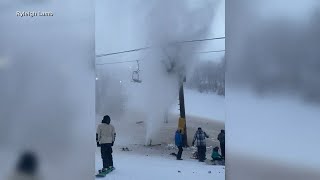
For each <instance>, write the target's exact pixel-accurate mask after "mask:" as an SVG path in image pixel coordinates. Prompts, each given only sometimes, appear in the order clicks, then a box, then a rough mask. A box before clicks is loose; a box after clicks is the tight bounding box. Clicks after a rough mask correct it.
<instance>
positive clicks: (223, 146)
mask: <svg viewBox="0 0 320 180" xmlns="http://www.w3.org/2000/svg"><path fill="white" fill-rule="evenodd" d="M224 136H225V131H224V130H223V129H222V130H221V132H220V133H219V135H218V140H219V141H220V148H221V154H222V157H223V158H225V138H224Z"/></svg>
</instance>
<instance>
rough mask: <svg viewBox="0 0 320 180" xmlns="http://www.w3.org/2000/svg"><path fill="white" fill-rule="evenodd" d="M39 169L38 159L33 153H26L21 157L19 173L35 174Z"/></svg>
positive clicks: (18, 165) (18, 167) (18, 166)
mask: <svg viewBox="0 0 320 180" xmlns="http://www.w3.org/2000/svg"><path fill="white" fill-rule="evenodd" d="M37 169H38V161H37V157H36V156H35V154H34V153H33V152H25V153H23V154H22V155H21V157H20V159H19V161H18V164H17V171H18V172H23V173H26V174H30V175H31V174H35V173H36V171H37Z"/></svg>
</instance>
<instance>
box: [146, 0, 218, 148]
mask: <svg viewBox="0 0 320 180" xmlns="http://www.w3.org/2000/svg"><path fill="white" fill-rule="evenodd" d="M216 2H219V1H216ZM150 5H151V8H150V13H149V16H148V18H147V33H146V35H145V38H146V41H147V42H148V43H149V45H150V46H151V47H152V49H151V50H148V51H147V52H146V55H145V57H144V61H143V63H142V69H143V72H142V76H143V77H144V81H143V87H144V88H143V98H142V100H143V102H144V110H145V112H146V113H147V119H146V125H147V127H146V145H151V143H153V144H154V143H156V142H155V140H154V139H153V138H155V137H156V134H157V132H158V130H159V129H160V127H161V123H162V122H163V119H164V116H165V114H166V113H167V110H168V109H169V108H170V106H171V105H172V104H173V103H175V102H177V101H178V93H179V85H180V81H181V76H185V75H186V73H187V72H189V71H190V69H191V67H192V65H193V61H194V60H195V58H194V56H195V53H194V52H196V51H197V49H199V47H200V45H201V43H200V44H179V43H178V44H177V43H176V42H181V41H184V40H192V39H199V38H202V37H206V36H207V34H208V31H209V30H210V27H211V23H212V20H213V16H214V6H213V4H212V2H206V1H205V2H204V3H203V4H202V6H201V7H198V8H192V7H193V5H192V4H191V3H188V1H171V0H163V1H155V2H153V3H151V4H150ZM164 12H166V13H164Z"/></svg>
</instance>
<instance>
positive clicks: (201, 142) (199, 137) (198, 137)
mask: <svg viewBox="0 0 320 180" xmlns="http://www.w3.org/2000/svg"><path fill="white" fill-rule="evenodd" d="M206 138H209V136H208V135H207V133H206V132H204V131H202V129H201V127H199V128H198V130H197V132H196V133H195V135H194V138H193V141H192V146H194V145H195V144H194V142H196V146H197V149H198V159H199V161H200V162H204V160H205V159H206V151H207V149H206V148H207V147H206Z"/></svg>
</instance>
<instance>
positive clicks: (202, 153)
mask: <svg viewBox="0 0 320 180" xmlns="http://www.w3.org/2000/svg"><path fill="white" fill-rule="evenodd" d="M197 148H198V159H199V161H204V160H205V159H206V151H207V149H206V146H197Z"/></svg>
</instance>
